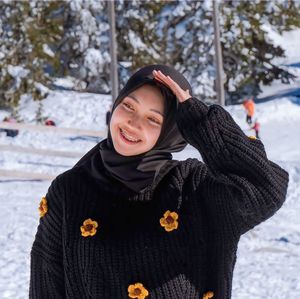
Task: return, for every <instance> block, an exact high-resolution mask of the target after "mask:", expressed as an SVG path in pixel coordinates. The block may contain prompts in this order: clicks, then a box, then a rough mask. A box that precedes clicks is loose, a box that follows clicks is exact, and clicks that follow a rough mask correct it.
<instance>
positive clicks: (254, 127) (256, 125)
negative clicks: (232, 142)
mask: <svg viewBox="0 0 300 299" xmlns="http://www.w3.org/2000/svg"><path fill="white" fill-rule="evenodd" d="M251 129H253V130H255V131H259V129H260V123H259V122H258V121H256V122H255V123H254V126H253V127H252V128H251Z"/></svg>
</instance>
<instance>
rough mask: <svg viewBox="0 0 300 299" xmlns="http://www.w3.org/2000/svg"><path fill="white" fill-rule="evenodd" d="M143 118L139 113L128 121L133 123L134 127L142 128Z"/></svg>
mask: <svg viewBox="0 0 300 299" xmlns="http://www.w3.org/2000/svg"><path fill="white" fill-rule="evenodd" d="M141 122H142V120H141V118H140V117H139V116H137V115H134V116H132V117H131V118H130V119H129V120H128V123H129V124H130V125H132V126H133V127H136V128H140V127H141Z"/></svg>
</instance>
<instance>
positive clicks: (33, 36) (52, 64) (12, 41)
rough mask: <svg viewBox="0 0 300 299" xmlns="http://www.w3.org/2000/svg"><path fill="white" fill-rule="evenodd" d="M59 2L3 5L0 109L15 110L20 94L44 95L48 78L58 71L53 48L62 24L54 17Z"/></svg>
mask: <svg viewBox="0 0 300 299" xmlns="http://www.w3.org/2000/svg"><path fill="white" fill-rule="evenodd" d="M62 5H63V4H62V2H60V1H52V2H42V1H30V2H10V1H6V2H3V3H2V5H1V7H0V14H1V16H2V17H1V25H2V26H1V32H0V33H1V56H0V85H1V90H0V106H10V107H15V106H17V105H18V102H19V99H20V97H21V95H22V94H25V93H30V94H31V95H32V97H33V98H34V99H36V100H40V99H42V98H43V97H44V96H45V95H44V92H43V88H41V86H43V85H49V84H50V82H51V75H53V74H55V73H56V70H57V69H58V68H59V57H58V56H57V55H56V53H55V47H56V44H57V43H58V41H59V40H60V39H61V36H62V33H63V27H62V24H63V23H64V20H63V17H62V16H61V14H55V13H56V12H57V11H58V10H59V9H61V7H62Z"/></svg>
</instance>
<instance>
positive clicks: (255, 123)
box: [251, 118, 260, 138]
mask: <svg viewBox="0 0 300 299" xmlns="http://www.w3.org/2000/svg"><path fill="white" fill-rule="evenodd" d="M251 129H253V130H254V131H255V136H256V138H259V130H260V123H259V122H258V120H257V118H256V119H255V121H254V125H253V127H251Z"/></svg>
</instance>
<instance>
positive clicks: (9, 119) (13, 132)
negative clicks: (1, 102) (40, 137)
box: [1, 116, 19, 137]
mask: <svg viewBox="0 0 300 299" xmlns="http://www.w3.org/2000/svg"><path fill="white" fill-rule="evenodd" d="M3 122H9V123H16V122H17V120H16V119H15V118H14V117H12V116H11V117H8V116H5V117H4V118H3ZM1 131H3V132H6V136H8V137H16V136H17V135H18V134H19V130H13V129H1Z"/></svg>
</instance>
